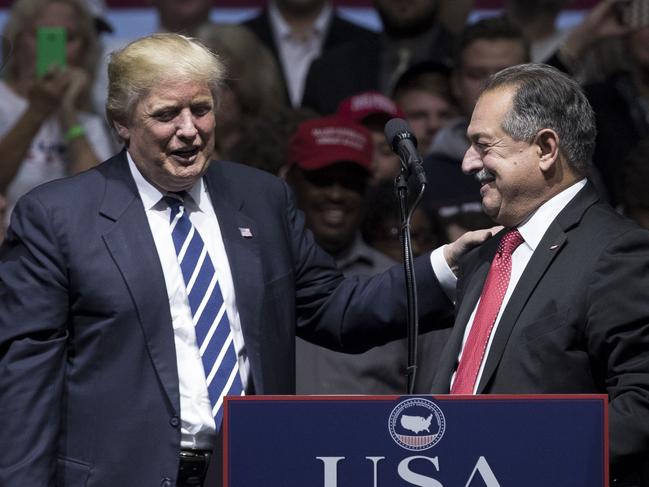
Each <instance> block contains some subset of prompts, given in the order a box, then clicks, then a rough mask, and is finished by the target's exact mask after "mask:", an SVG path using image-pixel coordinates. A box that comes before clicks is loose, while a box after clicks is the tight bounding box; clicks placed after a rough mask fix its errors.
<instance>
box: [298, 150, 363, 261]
mask: <svg viewBox="0 0 649 487" xmlns="http://www.w3.org/2000/svg"><path fill="white" fill-rule="evenodd" d="M368 179H369V173H368V172H367V171H366V170H365V168H363V167H361V166H359V165H358V164H354V163H349V162H339V163H336V164H333V165H331V166H327V167H324V168H322V169H316V170H312V171H305V170H302V169H300V168H299V167H294V168H293V169H292V170H291V175H290V180H291V183H292V185H293V188H294V190H295V194H296V197H297V202H298V206H299V207H300V209H302V211H304V216H305V218H306V225H307V227H308V228H309V229H310V230H311V231H312V232H313V234H314V236H315V239H316V241H317V242H318V244H319V245H320V246H321V247H323V248H324V249H325V250H326V251H327V252H329V253H332V254H333V253H336V252H339V251H341V250H344V249H345V248H347V247H348V246H349V245H350V244H351V243H352V242H353V241H354V238H355V236H356V234H357V232H358V230H359V227H360V224H361V220H362V218H363V210H364V208H363V207H364V201H365V193H366V189H367V183H368Z"/></svg>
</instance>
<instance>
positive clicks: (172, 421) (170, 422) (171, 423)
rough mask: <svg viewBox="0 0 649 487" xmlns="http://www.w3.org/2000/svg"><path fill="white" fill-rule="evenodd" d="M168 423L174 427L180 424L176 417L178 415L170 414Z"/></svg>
mask: <svg viewBox="0 0 649 487" xmlns="http://www.w3.org/2000/svg"><path fill="white" fill-rule="evenodd" d="M169 424H170V425H171V426H173V427H174V428H178V426H180V419H179V418H178V416H172V417H171V419H170V420H169Z"/></svg>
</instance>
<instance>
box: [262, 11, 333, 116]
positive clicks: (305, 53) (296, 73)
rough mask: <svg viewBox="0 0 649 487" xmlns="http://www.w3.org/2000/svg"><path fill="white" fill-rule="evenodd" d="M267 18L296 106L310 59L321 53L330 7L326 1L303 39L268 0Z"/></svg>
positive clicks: (300, 95)
mask: <svg viewBox="0 0 649 487" xmlns="http://www.w3.org/2000/svg"><path fill="white" fill-rule="evenodd" d="M268 17H269V19H270V25H271V29H272V31H273V37H274V38H275V44H276V45H277V50H278V52H279V59H280V61H281V64H282V70H283V72H284V79H285V80H286V85H287V88H288V93H289V96H290V98H291V105H293V106H294V107H299V106H300V104H301V103H302V96H303V95H304V84H305V83H306V76H307V73H308V72H309V66H311V61H313V60H314V59H315V58H317V57H318V56H319V55H320V53H321V52H322V45H323V44H324V40H325V36H326V33H327V28H328V27H329V22H331V18H332V17H333V8H332V7H331V4H330V3H329V2H326V3H325V5H324V7H323V8H322V11H321V12H320V14H319V15H318V17H317V18H316V19H315V21H314V22H313V26H312V28H311V31H310V32H309V33H307V35H306V36H305V37H303V38H302V37H299V36H297V35H296V34H295V33H294V32H293V31H292V30H291V26H290V25H289V24H288V23H287V22H286V20H284V17H282V14H281V12H280V11H279V9H278V8H277V5H276V4H275V2H274V1H272V0H271V1H270V2H268Z"/></svg>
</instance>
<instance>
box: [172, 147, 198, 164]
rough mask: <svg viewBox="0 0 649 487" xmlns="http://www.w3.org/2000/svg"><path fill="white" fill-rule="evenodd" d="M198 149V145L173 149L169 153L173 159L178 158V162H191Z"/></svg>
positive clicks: (194, 158)
mask: <svg viewBox="0 0 649 487" xmlns="http://www.w3.org/2000/svg"><path fill="white" fill-rule="evenodd" d="M199 151H200V149H199V148H198V147H191V148H188V149H179V150H175V151H173V152H172V153H171V155H172V156H173V157H174V159H176V160H179V161H180V162H184V163H191V162H194V160H196V156H197V155H198V153H199Z"/></svg>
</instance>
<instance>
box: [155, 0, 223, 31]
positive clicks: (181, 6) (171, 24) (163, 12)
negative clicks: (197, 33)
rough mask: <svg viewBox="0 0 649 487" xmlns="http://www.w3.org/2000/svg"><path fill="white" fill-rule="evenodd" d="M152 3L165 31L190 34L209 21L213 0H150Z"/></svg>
mask: <svg viewBox="0 0 649 487" xmlns="http://www.w3.org/2000/svg"><path fill="white" fill-rule="evenodd" d="M152 3H153V6H154V7H155V8H156V9H157V10H158V15H159V16H160V23H161V24H162V26H163V27H164V28H165V29H167V30H168V31H170V32H178V33H181V34H183V33H184V34H190V33H191V32H190V31H191V30H193V29H195V28H196V27H199V26H200V25H201V24H203V23H205V22H207V21H208V20H209V17H210V9H211V8H212V5H213V4H214V0H152Z"/></svg>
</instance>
